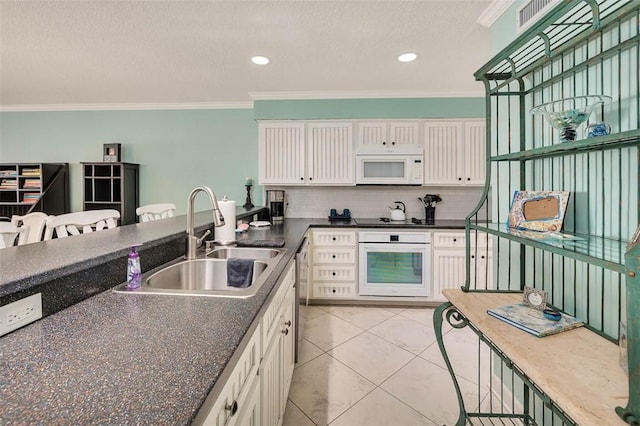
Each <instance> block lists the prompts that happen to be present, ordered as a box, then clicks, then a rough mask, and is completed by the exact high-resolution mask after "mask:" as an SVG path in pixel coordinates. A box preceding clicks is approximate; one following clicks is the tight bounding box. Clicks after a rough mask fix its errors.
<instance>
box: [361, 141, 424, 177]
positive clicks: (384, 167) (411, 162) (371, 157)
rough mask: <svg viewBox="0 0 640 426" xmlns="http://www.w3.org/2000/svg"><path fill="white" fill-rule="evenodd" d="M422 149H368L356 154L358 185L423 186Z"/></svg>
mask: <svg viewBox="0 0 640 426" xmlns="http://www.w3.org/2000/svg"><path fill="white" fill-rule="evenodd" d="M423 175H424V151H423V150H422V149H420V148H413V147H412V148H408V147H407V148H403V147H397V148H388V149H366V150H359V151H358V152H357V153H356V185H422V183H423Z"/></svg>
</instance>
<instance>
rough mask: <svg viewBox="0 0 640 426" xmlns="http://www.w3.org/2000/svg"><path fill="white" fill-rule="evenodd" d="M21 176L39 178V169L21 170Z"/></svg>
mask: <svg viewBox="0 0 640 426" xmlns="http://www.w3.org/2000/svg"><path fill="white" fill-rule="evenodd" d="M21 174H22V176H40V169H39V168H37V169H22V173H21Z"/></svg>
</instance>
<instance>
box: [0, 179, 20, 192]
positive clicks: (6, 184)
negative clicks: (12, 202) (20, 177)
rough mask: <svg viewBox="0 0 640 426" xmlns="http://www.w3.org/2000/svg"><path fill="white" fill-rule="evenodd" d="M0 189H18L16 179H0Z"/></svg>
mask: <svg viewBox="0 0 640 426" xmlns="http://www.w3.org/2000/svg"><path fill="white" fill-rule="evenodd" d="M0 189H13V190H15V189H18V181H17V180H15V179H2V181H1V182H0Z"/></svg>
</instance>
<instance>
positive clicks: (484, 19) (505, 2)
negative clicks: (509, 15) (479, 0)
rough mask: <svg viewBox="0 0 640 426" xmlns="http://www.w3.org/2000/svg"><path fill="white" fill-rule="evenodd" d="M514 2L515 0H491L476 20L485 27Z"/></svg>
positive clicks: (490, 24)
mask: <svg viewBox="0 0 640 426" xmlns="http://www.w3.org/2000/svg"><path fill="white" fill-rule="evenodd" d="M514 2H515V0H493V2H492V3H491V4H490V5H489V7H487V8H486V9H485V11H484V12H482V14H480V16H478V19H477V20H476V22H477V23H478V24H480V25H482V26H485V27H490V26H492V25H493V23H494V22H496V21H497V20H498V18H499V17H500V16H502V14H503V13H504V12H506V11H507V9H509V7H510V6H511V5H512V4H513V3H514Z"/></svg>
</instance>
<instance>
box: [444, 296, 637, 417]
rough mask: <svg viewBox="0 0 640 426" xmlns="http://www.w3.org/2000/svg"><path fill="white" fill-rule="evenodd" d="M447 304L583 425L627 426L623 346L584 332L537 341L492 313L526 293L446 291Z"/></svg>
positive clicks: (572, 332)
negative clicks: (490, 311)
mask: <svg viewBox="0 0 640 426" xmlns="http://www.w3.org/2000/svg"><path fill="white" fill-rule="evenodd" d="M443 294H444V295H445V296H446V297H447V299H448V300H449V301H450V302H451V303H452V304H453V305H454V306H455V307H456V308H457V309H458V310H459V311H460V312H461V313H462V314H463V315H464V316H465V317H467V318H468V319H469V321H470V322H471V323H472V324H473V325H474V326H475V327H477V328H478V330H480V332H482V333H483V334H484V335H485V336H486V337H487V338H488V339H489V340H491V341H492V342H493V343H494V344H495V345H496V346H497V347H498V348H499V349H500V350H501V351H502V352H504V353H505V355H507V356H508V357H509V358H510V359H511V360H512V361H513V363H514V364H515V365H517V366H518V368H519V369H520V370H521V371H522V372H524V373H525V374H526V375H527V376H528V377H529V378H530V379H531V380H532V381H533V382H534V383H536V384H537V385H538V386H539V387H540V388H541V389H542V390H543V391H544V392H545V393H546V394H547V395H549V397H550V398H551V399H552V400H553V401H554V402H555V403H556V404H557V405H558V406H559V407H560V408H562V409H563V410H564V411H565V412H566V413H567V414H568V415H569V417H571V418H572V419H573V420H574V421H575V422H577V423H578V424H580V425H621V426H622V425H626V423H625V422H624V421H623V420H622V419H621V418H620V417H618V415H617V414H616V413H615V411H614V410H615V407H617V406H622V407H624V406H626V404H627V399H628V395H629V393H628V383H629V381H628V380H629V379H628V377H627V375H626V374H625V373H624V371H623V370H622V368H621V367H620V365H619V350H618V346H617V345H615V344H613V343H611V342H610V341H608V340H606V339H605V338H603V337H600V336H598V335H597V334H596V333H593V332H592V331H589V330H588V329H586V328H584V327H580V328H576V329H573V330H568V331H565V332H562V333H559V334H554V335H551V336H546V337H542V338H539V337H535V336H533V335H530V334H528V333H526V332H524V331H522V330H520V329H518V328H516V327H513V326H511V325H509V324H507V323H505V322H503V321H500V320H499V319H496V318H493V317H491V316H489V315H488V314H487V309H490V308H494V307H498V306H502V305H508V304H513V303H518V302H519V301H521V300H522V294H519V293H517V294H513V293H482V292H470V293H465V292H463V291H461V290H457V289H448V290H443Z"/></svg>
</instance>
